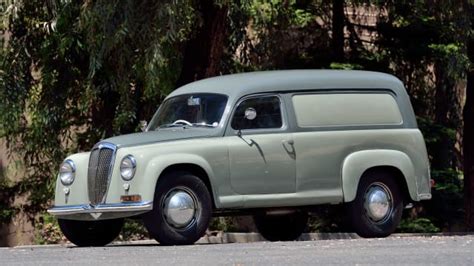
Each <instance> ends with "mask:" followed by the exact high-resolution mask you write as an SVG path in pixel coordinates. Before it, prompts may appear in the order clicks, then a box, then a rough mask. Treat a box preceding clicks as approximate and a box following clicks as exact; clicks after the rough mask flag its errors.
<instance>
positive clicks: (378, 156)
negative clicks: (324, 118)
mask: <svg viewBox="0 0 474 266" xmlns="http://www.w3.org/2000/svg"><path fill="white" fill-rule="evenodd" d="M371 171H388V172H390V173H391V174H392V176H393V177H394V178H395V180H396V182H397V184H398V185H399V187H400V189H401V190H402V191H403V192H402V193H403V199H404V200H405V201H415V200H416V199H417V187H416V180H415V170H414V166H413V163H412V161H411V159H410V158H409V157H408V155H406V154H405V153H403V152H401V151H397V150H364V151H358V152H354V153H351V154H350V155H348V156H347V157H346V159H345V160H344V162H343V165H342V190H343V198H344V200H343V201H344V202H351V201H353V200H354V199H355V197H356V195H357V189H358V187H359V183H360V180H361V179H362V178H363V177H364V176H365V175H367V173H369V172H371Z"/></svg>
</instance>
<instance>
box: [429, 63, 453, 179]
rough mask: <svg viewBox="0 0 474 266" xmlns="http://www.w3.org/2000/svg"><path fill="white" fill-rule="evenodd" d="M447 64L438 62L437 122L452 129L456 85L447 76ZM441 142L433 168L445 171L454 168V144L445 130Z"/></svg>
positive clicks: (436, 148) (439, 141)
mask: <svg viewBox="0 0 474 266" xmlns="http://www.w3.org/2000/svg"><path fill="white" fill-rule="evenodd" d="M444 64H445V62H442V61H441V62H436V64H435V75H436V93H435V122H436V124H437V125H439V126H441V127H444V128H451V127H452V126H453V125H452V124H451V120H452V119H453V117H450V112H449V111H450V109H449V107H450V104H453V103H452V102H451V99H452V98H453V97H451V96H452V95H451V94H452V93H454V92H453V91H454V88H455V84H454V82H453V80H452V79H450V78H449V77H448V76H447V70H446V66H445V65H444ZM439 134H440V135H439V140H438V141H437V142H436V143H435V144H434V145H433V160H432V162H431V163H432V168H435V169H439V170H444V169H448V168H451V167H453V161H454V160H453V155H454V142H455V140H454V139H452V138H450V136H449V135H448V134H446V133H445V131H444V130H442V131H440V132H439Z"/></svg>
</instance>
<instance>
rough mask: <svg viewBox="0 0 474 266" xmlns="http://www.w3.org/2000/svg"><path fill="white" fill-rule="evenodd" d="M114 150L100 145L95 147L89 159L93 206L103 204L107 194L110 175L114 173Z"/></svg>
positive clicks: (88, 181) (90, 198)
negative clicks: (111, 172)
mask: <svg viewBox="0 0 474 266" xmlns="http://www.w3.org/2000/svg"><path fill="white" fill-rule="evenodd" d="M113 157H114V148H113V147H112V146H109V145H108V146H103V145H99V146H98V147H94V149H93V150H92V152H91V155H90V158H89V169H88V172H87V188H88V190H89V200H90V202H91V204H92V205H97V204H99V203H103V201H104V197H105V193H107V188H108V187H109V181H110V180H109V175H110V171H112V164H113Z"/></svg>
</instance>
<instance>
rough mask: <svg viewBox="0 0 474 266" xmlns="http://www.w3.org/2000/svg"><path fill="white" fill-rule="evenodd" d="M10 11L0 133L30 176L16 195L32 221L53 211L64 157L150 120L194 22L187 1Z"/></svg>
mask: <svg viewBox="0 0 474 266" xmlns="http://www.w3.org/2000/svg"><path fill="white" fill-rule="evenodd" d="M3 4H4V3H3ZM9 4H10V6H7V8H5V6H6V5H2V8H4V9H5V10H9V12H7V13H6V15H5V16H4V17H3V19H4V21H3V22H4V25H6V30H7V31H8V32H9V33H10V35H9V36H10V37H9V41H8V43H7V44H6V46H5V48H4V49H2V58H1V61H0V65H1V67H0V69H2V71H0V98H2V101H1V102H0V128H1V129H2V132H1V133H2V136H4V137H5V138H6V141H7V145H8V150H9V151H10V152H11V153H15V154H17V155H19V156H20V157H21V159H22V160H23V163H24V164H25V167H26V169H27V170H26V173H25V175H24V178H23V180H21V182H20V184H19V185H18V186H17V187H18V193H19V194H24V195H27V204H26V205H25V206H23V210H24V211H25V212H26V213H27V214H29V215H30V218H31V219H33V217H34V215H35V214H36V213H37V212H40V211H42V210H44V209H45V208H46V206H47V205H48V204H49V203H50V201H51V199H52V197H53V188H54V183H55V173H56V171H57V167H58V165H59V164H60V162H61V161H62V160H63V159H64V157H65V156H66V155H67V154H70V153H73V152H76V151H80V150H88V149H90V147H91V146H92V145H93V144H94V143H96V142H97V141H98V140H99V139H101V138H104V137H108V136H111V135H116V134H120V133H128V132H133V131H135V130H136V129H137V128H138V125H139V120H141V119H145V118H149V117H151V114H152V113H153V112H154V111H155V109H156V105H157V104H158V103H159V102H160V101H161V100H162V99H163V97H164V96H166V94H167V93H169V92H170V91H171V90H172V89H173V88H174V83H175V81H176V79H177V76H178V74H179V69H180V62H181V49H180V47H181V45H182V43H183V42H184V41H185V40H186V39H187V38H189V36H190V35H191V34H192V29H193V28H194V25H195V24H196V23H195V22H196V21H197V20H198V18H197V16H196V14H195V13H194V12H193V11H194V8H193V2H192V1H185V2H183V1H182V2H180V3H176V2H175V1H158V2H157V1H151V0H148V1H147V0H141V1H131V0H130V1H120V0H115V1H93V2H91V1H56V0H49V1H46V2H44V1H37V0H34V1H22V2H12V3H9Z"/></svg>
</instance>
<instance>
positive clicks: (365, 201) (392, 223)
mask: <svg viewBox="0 0 474 266" xmlns="http://www.w3.org/2000/svg"><path fill="white" fill-rule="evenodd" d="M348 208H349V215H350V216H351V220H352V224H353V226H354V229H355V231H356V233H357V234H358V235H359V236H362V237H386V236H388V235H390V234H391V233H393V232H394V231H395V229H396V228H397V226H398V224H399V223H400V219H401V217H402V211H403V201H402V198H401V193H400V188H399V186H398V184H397V183H396V182H395V179H394V177H393V176H391V175H390V174H388V173H386V172H382V171H374V172H371V173H368V174H367V175H365V176H363V177H362V179H361V181H360V183H359V187H358V190H357V196H356V199H355V200H354V201H353V202H351V203H350V204H349V205H348Z"/></svg>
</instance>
